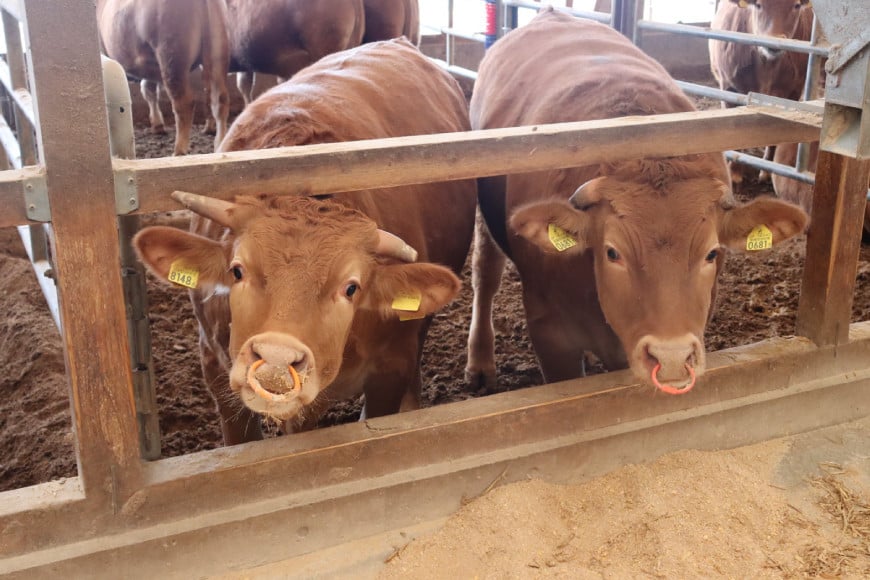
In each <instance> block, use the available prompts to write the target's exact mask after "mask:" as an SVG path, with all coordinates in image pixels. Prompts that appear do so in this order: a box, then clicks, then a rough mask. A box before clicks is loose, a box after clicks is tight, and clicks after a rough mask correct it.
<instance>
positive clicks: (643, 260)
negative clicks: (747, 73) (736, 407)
mask: <svg viewBox="0 0 870 580" xmlns="http://www.w3.org/2000/svg"><path fill="white" fill-rule="evenodd" d="M693 109H694V107H693V106H692V103H691V101H690V100H689V99H688V98H687V97H686V96H685V95H684V94H683V92H682V91H681V90H680V88H679V87H678V86H677V85H676V84H675V83H674V82H673V80H672V79H671V78H670V76H669V75H668V73H667V72H666V71H665V69H664V68H662V66H661V65H659V64H658V63H657V62H655V61H654V60H652V59H651V58H649V57H648V56H646V55H645V54H644V53H643V52H641V51H640V50H639V49H637V48H636V47H635V46H634V45H632V44H631V42H630V41H628V39H626V38H625V37H623V36H622V35H621V34H619V33H617V32H616V31H614V30H613V29H611V28H610V27H607V26H603V25H601V24H597V23H595V22H591V21H584V20H581V19H576V18H572V17H571V16H568V15H566V14H563V13H560V12H557V11H553V10H552V9H550V10H544V11H542V12H541V13H540V14H539V15H538V16H537V17H536V18H535V19H534V20H532V22H531V23H530V24H528V25H526V26H524V27H522V28H519V29H517V30H514V31H512V32H510V33H508V34H507V35H505V37H504V38H502V39H501V40H499V41H498V42H497V43H496V44H495V45H494V46H493V47H492V48H491V49H490V50H489V51H488V52H487V54H486V55H485V56H484V58H483V61H482V62H481V64H480V68H479V72H478V77H477V81H476V83H475V87H474V93H473V95H472V98H471V123H472V128H474V129H494V128H501V127H518V126H529V125H538V124H543V123H557V122H569V121H584V120H591V119H604V118H612V117H621V116H626V115H649V114H663V113H676V112H682V111H691V110H693ZM479 200H480V209H481V213H482V215H483V217H484V219H485V222H486V227H478V229H477V231H476V236H475V248H474V256H473V264H472V284H473V286H474V292H475V296H474V309H473V313H472V326H471V333H470V336H469V350H468V366H467V373H468V378H469V379H470V380H472V381H474V382H484V383H491V382H492V381H493V380H494V376H495V363H494V355H493V353H494V344H493V341H494V338H493V335H494V332H493V328H492V301H493V296H494V294H495V292H496V291H497V289H498V285H499V281H500V279H501V272H502V269H503V267H504V263H505V261H504V256H503V255H502V254H501V253H500V252H499V248H498V247H497V246H496V245H495V243H494V241H493V240H495V241H496V242H497V244H498V246H499V247H500V248H501V250H502V251H503V253H504V255H507V257H509V258H510V259H511V260H512V261H513V263H514V264H515V265H516V268H517V271H518V272H519V276H520V279H521V281H522V292H523V303H524V306H525V310H526V316H527V322H528V330H529V334H530V337H531V340H532V344H533V346H534V348H535V352H536V354H537V356H538V359H539V361H540V364H541V369H542V371H543V374H544V378H545V379H546V380H547V381H548V382H552V381H559V380H565V379H571V378H576V377H578V376H581V374H582V373H583V366H582V364H583V363H582V361H583V360H584V354H585V352H586V351H591V352H592V353H594V354H595V355H597V356H598V357H599V358H600V359H601V360H602V362H603V363H604V365H605V366H606V367H607V368H608V369H619V368H625V367H626V366H629V367H630V368H631V369H632V371H633V372H634V374H635V376H636V377H637V378H638V379H639V380H641V381H643V382H645V383H646V384H656V383H659V385H657V386H659V387H660V388H662V389H663V390H666V391H670V392H680V391H681V390H683V391H684V390H687V389H688V388H690V387H691V385H693V384H694V378H693V376H700V375H701V374H702V373H703V371H704V367H705V349H704V329H705V327H706V323H707V321H708V320H709V318H710V315H711V312H712V309H713V305H714V301H715V295H716V285H717V276H718V272H719V270H720V268H721V266H722V263H723V259H724V253H723V250H724V248H725V247H728V248H732V249H736V250H740V249H745V247H746V245H747V236H748V235H749V234H750V232H752V231H753V230H754V229H755V228H756V226H765V228H766V231H767V232H769V233H764V232H762V234H763V236H764V237H765V238H766V239H767V241H768V242H770V243H773V244H776V243H778V242H780V241H782V240H785V239H787V238H789V237H791V236H793V235H795V234H798V233H800V232H802V231H803V230H804V228H805V226H806V220H807V218H806V214H805V213H804V212H803V211H802V210H801V209H800V208H798V207H795V206H792V205H790V204H787V203H786V202H783V201H780V200H776V199H771V198H766V199H757V200H754V201H753V202H751V203H749V204H747V205H743V206H740V205H737V203H736V202H735V201H734V199H733V196H732V194H731V191H730V188H729V185H728V175H727V171H726V167H725V162H724V158H723V155H722V154H721V153H717V154H698V155H687V156H682V157H675V158H667V159H645V160H632V161H622V162H614V163H608V164H603V165H601V166H599V165H594V166H585V167H575V168H570V169H559V170H551V171H540V172H534V173H526V174H512V175H508V176H506V177H501V178H484V179H481V180H480V183H479ZM478 225H479V226H482V225H483V224H480V223H479V224H478Z"/></svg>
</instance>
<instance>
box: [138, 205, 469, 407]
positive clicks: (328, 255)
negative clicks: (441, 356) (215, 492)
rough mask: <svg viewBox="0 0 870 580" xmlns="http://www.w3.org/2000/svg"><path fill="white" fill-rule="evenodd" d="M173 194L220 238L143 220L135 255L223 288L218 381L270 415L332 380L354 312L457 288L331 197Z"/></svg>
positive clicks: (381, 313) (430, 299) (414, 309)
mask: <svg viewBox="0 0 870 580" xmlns="http://www.w3.org/2000/svg"><path fill="white" fill-rule="evenodd" d="M173 197H175V199H177V200H178V201H180V202H181V203H183V204H184V205H186V206H187V207H188V208H190V209H191V210H193V211H194V212H196V213H198V214H199V215H201V216H203V217H206V218H208V219H211V220H213V221H215V222H217V223H219V224H221V225H223V226H225V227H226V228H228V229H229V231H230V233H231V234H230V235H229V236H227V237H226V238H225V239H223V240H213V239H209V238H205V237H202V236H198V235H196V234H193V233H190V232H186V231H182V230H179V229H176V228H169V227H159V226H155V227H149V228H145V229H143V230H142V231H141V232H139V234H138V235H137V236H136V237H135V239H134V245H135V248H136V251H137V253H138V254H139V256H140V258H141V260H142V261H143V262H144V263H145V265H146V266H147V267H148V268H149V269H150V270H151V271H152V272H153V273H154V274H155V275H157V276H158V277H159V278H160V279H162V280H171V281H176V282H179V281H180V282H181V283H183V284H185V285H187V286H188V287H196V288H197V289H198V290H197V292H198V294H200V295H205V296H209V295H212V294H215V293H216V294H221V293H224V294H226V293H228V294H229V312H228V313H227V314H226V315H227V316H229V317H230V320H231V321H232V324H231V327H230V339H229V354H230V356H231V358H232V360H233V363H232V369H231V371H230V386H231V387H232V389H233V390H234V391H235V392H236V393H238V394H239V396H240V397H241V399H242V401H244V403H245V404H246V405H247V406H248V407H249V408H251V409H252V410H254V411H256V412H259V413H263V414H265V415H268V416H271V417H274V418H276V419H279V420H287V419H290V418H293V417H295V416H296V415H297V414H298V413H299V412H300V411H301V410H302V408H303V406H304V405H307V404H309V403H311V402H312V401H313V400H314V398H315V397H316V396H317V395H318V393H320V391H322V390H323V389H324V388H326V387H327V386H329V385H330V384H331V383H332V382H333V381H334V380H335V378H336V376H337V375H338V373H339V370H340V368H341V365H342V357H343V352H344V349H345V346H346V343H347V342H348V339H349V337H351V336H353V339H354V340H356V341H364V340H365V339H366V337H365V336H360V335H358V333H357V335H354V334H353V328H352V326H353V322H354V319H355V317H356V316H357V315H358V313H360V312H361V311H367V312H368V313H369V315H370V316H372V317H373V319H375V320H377V319H378V318H382V319H416V318H423V317H425V316H427V315H430V314H432V313H434V312H435V311H436V310H438V309H439V308H441V307H443V306H444V305H445V304H447V303H448V302H449V301H450V300H452V299H453V298H454V297H455V295H456V294H457V292H458V291H459V286H460V282H459V279H458V278H457V277H456V275H455V274H454V273H453V272H452V271H451V270H449V269H448V268H445V267H443V266H438V265H435V264H425V263H410V262H413V261H414V260H415V259H416V255H417V254H416V252H415V251H414V250H413V249H412V248H410V247H409V246H408V245H407V244H405V243H404V242H403V241H402V240H400V239H399V238H397V237H396V236H393V235H392V234H389V233H387V232H384V231H382V230H379V229H378V227H377V225H376V224H375V223H374V222H373V221H372V220H371V219H369V218H368V217H366V216H365V215H363V214H362V213H360V212H359V211H357V210H354V209H350V208H348V207H345V206H343V205H341V204H339V203H337V202H334V201H331V200H318V199H314V198H306V197H266V196H262V197H259V198H255V197H241V198H239V199H238V200H237V201H236V203H229V202H225V201H221V200H216V199H212V198H207V197H203V196H199V195H195V194H189V193H181V192H175V193H174V194H173ZM206 299H208V298H206ZM410 324H413V323H410Z"/></svg>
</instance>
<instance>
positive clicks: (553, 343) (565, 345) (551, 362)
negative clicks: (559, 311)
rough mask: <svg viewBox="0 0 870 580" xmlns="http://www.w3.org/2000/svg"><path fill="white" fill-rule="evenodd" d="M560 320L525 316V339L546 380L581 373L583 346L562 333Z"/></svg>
mask: <svg viewBox="0 0 870 580" xmlns="http://www.w3.org/2000/svg"><path fill="white" fill-rule="evenodd" d="M545 304H546V302H545ZM527 308H528V307H527ZM562 323H563V321H562V320H561V319H560V317H559V316H558V315H553V314H548V315H546V316H543V317H536V318H532V316H531V315H530V316H529V321H528V326H529V338H531V340H532V345H533V346H534V348H535V354H536V355H537V356H538V363H539V364H540V365H541V373H542V374H543V375H544V381H545V382H547V383H553V382H556V381H567V380H569V379H576V378H578V377H582V376H583V374H584V368H583V357H584V353H583V350H584V349H583V348H580V346H579V345H578V344H577V341H576V340H573V339H572V337H570V336H568V333H566V332H563V329H562Z"/></svg>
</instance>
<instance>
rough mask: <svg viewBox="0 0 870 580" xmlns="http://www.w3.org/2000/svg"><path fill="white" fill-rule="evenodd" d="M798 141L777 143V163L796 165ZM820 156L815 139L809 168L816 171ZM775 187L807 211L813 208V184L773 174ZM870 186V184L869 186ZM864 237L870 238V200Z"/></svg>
mask: <svg viewBox="0 0 870 580" xmlns="http://www.w3.org/2000/svg"><path fill="white" fill-rule="evenodd" d="M797 150H798V144H797V143H783V144H781V145H777V147H776V154H775V155H774V156H773V160H774V161H775V162H776V163H782V164H783V165H790V166H792V167H794V165H795V163H796V162H797ZM818 158H819V143H818V141H815V142H813V143H811V144H810V150H809V154H808V157H807V169H808V170H809V171H815V167H816V162H817V161H818ZM772 181H773V189H774V191H776V195H778V196H779V197H781V198H782V199H784V200H786V201H789V202H791V203H796V204H798V205H800V206H801V207H802V208H804V210H805V211H806V212H807V213H811V212H812V210H813V186H812V185H810V184H809V183H801V182H800V181H797V180H794V179H791V178H789V177H785V176H782V175H776V174H774V175H773V176H772ZM868 187H870V186H868ZM864 237H865V238H870V201H868V202H867V205H866V206H865V209H864Z"/></svg>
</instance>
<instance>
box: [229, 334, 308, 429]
mask: <svg viewBox="0 0 870 580" xmlns="http://www.w3.org/2000/svg"><path fill="white" fill-rule="evenodd" d="M318 383H319V380H318V377H317V375H316V373H315V372H314V355H313V353H312V352H311V350H310V349H309V348H308V347H306V346H305V345H304V344H303V343H302V342H300V341H299V340H297V339H296V338H294V337H292V336H289V335H284V334H280V333H274V332H271V333H264V334H260V335H257V336H254V337H252V338H250V339H248V340H247V341H246V342H245V344H244V345H242V348H241V349H240V351H239V354H238V355H237V357H236V360H235V362H234V363H233V368H232V370H231V371H230V385H231V387H232V389H233V390H234V391H236V392H237V393H238V394H239V397H240V398H241V399H242V402H244V404H245V406H247V407H248V408H249V409H251V410H252V411H256V412H257V413H261V414H263V415H267V416H269V417H272V418H275V419H278V420H281V421H285V420H287V419H291V418H293V417H295V416H296V415H298V414H299V412H300V411H301V410H302V408H303V407H304V406H305V405H307V404H309V403H311V401H313V400H314V398H315V397H316V396H317V393H318V392H319V391H320V389H319V387H318Z"/></svg>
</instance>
